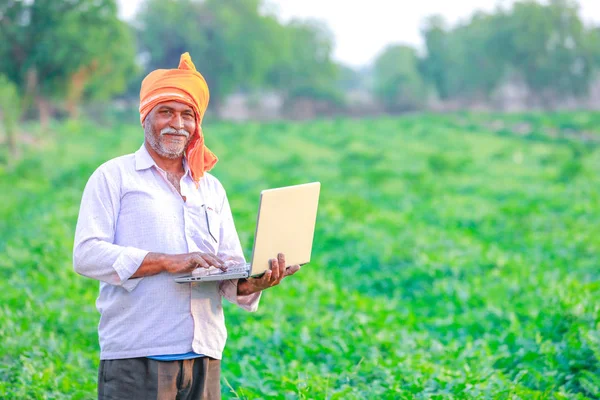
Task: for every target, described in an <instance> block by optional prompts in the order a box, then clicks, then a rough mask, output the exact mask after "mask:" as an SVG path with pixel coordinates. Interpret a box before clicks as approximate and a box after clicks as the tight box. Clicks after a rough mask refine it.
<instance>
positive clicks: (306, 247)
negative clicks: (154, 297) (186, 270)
mask: <svg viewBox="0 0 600 400" xmlns="http://www.w3.org/2000/svg"><path fill="white" fill-rule="evenodd" d="M320 189H321V184H320V183H319V182H311V183H305V184H302V185H295V186H286V187H280V188H275V189H267V190H263V191H262V192H261V193H260V201H259V207H258V216H257V221H256V230H255V233H254V246H253V248H252V257H251V259H250V260H251V261H250V262H249V263H245V264H234V265H227V264H226V265H227V271H222V270H220V269H218V268H215V267H211V268H208V269H207V268H197V269H196V270H195V271H194V273H192V274H191V275H186V276H180V277H177V278H175V282H178V283H186V282H208V281H222V280H226V279H237V278H248V277H259V276H261V275H262V274H264V273H265V271H267V270H268V269H269V268H270V266H269V260H270V259H272V258H275V257H276V256H277V254H278V253H283V254H284V255H285V261H286V264H288V266H291V265H304V264H306V263H308V262H309V261H310V255H311V252H312V243H313V237H314V233H315V224H316V220H317V208H318V205H319V192H320Z"/></svg>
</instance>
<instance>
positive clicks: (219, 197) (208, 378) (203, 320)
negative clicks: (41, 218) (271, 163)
mask: <svg viewBox="0 0 600 400" xmlns="http://www.w3.org/2000/svg"><path fill="white" fill-rule="evenodd" d="M208 100H209V92H208V86H207V84H206V81H205V80H204V78H203V77H202V75H201V74H200V73H199V72H198V71H196V68H195V66H194V64H193V63H192V60H191V58H190V56H189V54H188V53H185V54H183V55H182V56H181V60H180V63H179V68H178V69H169V70H164V69H162V70H156V71H153V72H151V73H150V74H148V76H147V77H146V78H145V79H144V80H143V82H142V87H141V91H140V120H141V123H142V126H143V128H144V138H145V140H144V144H143V145H142V146H141V147H140V149H139V150H138V151H136V152H135V153H134V154H129V155H125V156H121V157H118V158H115V159H113V160H110V161H108V162H106V163H104V164H103V165H101V166H100V167H99V168H98V169H97V170H96V171H95V172H94V173H93V174H92V176H91V177H90V179H89V181H88V183H87V185H86V187H85V190H84V192H83V198H82V200H81V208H80V211H79V219H78V221H77V229H76V232H75V243H74V249H73V265H74V268H75V271H76V272H77V273H79V274H81V275H84V276H87V277H90V278H93V279H97V280H99V281H100V293H99V296H98V299H97V301H96V306H97V308H98V311H99V312H100V324H99V327H98V334H99V339H100V368H99V374H98V398H99V399H127V400H131V399H154V398H159V399H175V398H177V399H219V398H220V397H221V393H220V392H221V390H220V370H221V365H220V360H221V356H222V353H223V348H224V346H225V340H226V337H227V332H226V329H225V321H224V317H223V307H222V304H221V298H222V297H225V298H226V299H228V300H229V301H231V302H233V303H235V304H237V305H239V306H240V307H242V308H243V309H245V310H248V311H255V310H256V309H257V307H258V302H259V299H260V296H261V291H262V290H264V289H267V288H269V287H272V286H275V285H278V284H279V283H280V282H281V280H282V279H283V278H284V277H286V276H289V275H292V274H294V273H295V272H296V271H298V270H299V268H300V267H299V266H297V265H296V266H291V267H289V268H287V269H286V265H285V257H284V255H283V254H278V255H275V256H276V258H274V259H272V260H271V269H270V270H268V271H267V273H266V274H264V275H263V276H262V277H261V278H248V279H239V280H237V279H234V280H227V281H221V282H210V283H202V284H197V283H194V284H190V283H185V284H178V283H175V282H174V279H173V278H174V277H175V276H176V275H181V274H183V273H190V272H192V271H193V270H195V269H197V268H209V267H211V266H214V267H217V268H220V269H223V270H225V269H226V268H227V267H226V262H227V261H235V262H244V256H243V253H242V248H241V245H240V240H239V238H238V235H237V232H236V230H235V226H234V223H233V218H232V214H231V210H230V208H229V202H228V200H227V196H226V194H225V190H224V189H223V186H221V184H220V183H219V181H218V180H217V179H216V178H215V177H214V176H212V175H210V174H209V173H208V172H207V171H209V170H210V169H211V168H212V167H213V166H214V165H215V163H216V162H217V157H216V156H215V155H214V154H213V153H212V152H211V151H210V150H209V149H208V148H207V147H206V146H205V145H204V137H203V134H202V129H201V123H202V118H203V116H204V112H205V111H206V107H207V105H208Z"/></svg>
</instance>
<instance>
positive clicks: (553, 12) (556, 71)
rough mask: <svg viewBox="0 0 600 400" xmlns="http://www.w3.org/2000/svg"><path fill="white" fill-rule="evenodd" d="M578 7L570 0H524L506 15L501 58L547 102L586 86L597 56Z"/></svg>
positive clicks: (575, 92) (584, 91)
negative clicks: (542, 1)
mask: <svg viewBox="0 0 600 400" xmlns="http://www.w3.org/2000/svg"><path fill="white" fill-rule="evenodd" d="M578 12H579V7H578V4H577V3H576V2H575V1H571V0H551V1H550V2H549V4H547V5H545V4H539V3H537V2H535V1H521V2H517V3H515V4H514V6H513V8H512V9H511V10H510V11H509V12H507V13H506V14H505V15H504V17H503V20H504V27H505V28H504V29H505V30H506V32H505V33H504V35H503V36H504V38H505V45H504V47H503V48H502V49H501V50H502V51H503V54H502V55H503V57H505V59H506V60H508V62H509V63H510V64H511V65H512V67H513V68H514V69H515V71H516V72H517V73H518V74H520V75H521V76H522V77H523V79H524V81H525V82H526V83H527V86H528V87H529V88H530V89H531V90H532V91H534V92H536V93H537V94H539V95H541V96H542V98H543V99H544V100H545V101H546V103H547V104H548V102H549V101H551V100H552V99H554V98H559V97H562V96H568V95H575V96H579V95H582V94H585V93H586V92H587V90H588V87H589V83H590V80H591V78H592V70H593V55H592V54H591V53H590V50H589V48H588V46H587V45H586V38H587V33H586V30H585V27H584V25H583V23H582V21H581V19H580V18H579V14H578Z"/></svg>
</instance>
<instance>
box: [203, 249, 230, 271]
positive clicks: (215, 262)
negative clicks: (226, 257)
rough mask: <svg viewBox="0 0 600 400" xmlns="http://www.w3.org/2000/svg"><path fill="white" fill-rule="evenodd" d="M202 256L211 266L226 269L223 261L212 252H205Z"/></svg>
mask: <svg viewBox="0 0 600 400" xmlns="http://www.w3.org/2000/svg"><path fill="white" fill-rule="evenodd" d="M203 258H204V259H205V260H206V261H207V262H208V263H209V264H211V265H212V266H214V267H217V268H219V269H221V270H223V271H227V266H226V265H225V263H224V262H223V261H222V260H221V259H220V258H219V257H217V256H215V255H214V254H209V253H205V254H203Z"/></svg>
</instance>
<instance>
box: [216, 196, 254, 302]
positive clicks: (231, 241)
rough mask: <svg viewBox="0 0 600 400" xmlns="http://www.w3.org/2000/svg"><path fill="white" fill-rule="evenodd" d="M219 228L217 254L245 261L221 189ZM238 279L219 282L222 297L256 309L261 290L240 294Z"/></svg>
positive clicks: (228, 259) (226, 258)
mask: <svg viewBox="0 0 600 400" xmlns="http://www.w3.org/2000/svg"><path fill="white" fill-rule="evenodd" d="M220 215H221V230H220V235H219V236H220V238H219V242H220V244H219V252H218V254H217V256H218V257H219V258H220V259H222V260H224V261H230V260H232V261H235V262H238V263H245V262H246V260H245V258H244V252H243V251H242V245H241V243H240V238H239V236H238V234H237V230H236V229H235V224H234V221H233V215H232V214H231V208H230V206H229V201H228V200H227V196H226V195H225V193H224V189H223V202H222V207H221V212H220ZM238 281H239V279H230V280H226V281H222V282H220V283H219V292H220V293H221V295H222V296H223V297H225V298H226V299H227V300H229V301H230V302H232V303H233V304H237V305H238V306H240V307H241V308H243V309H244V310H247V311H251V312H252V311H256V310H257V309H258V303H259V300H260V296H261V292H258V293H253V294H250V295H246V296H240V295H238V294H237V285H238Z"/></svg>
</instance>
